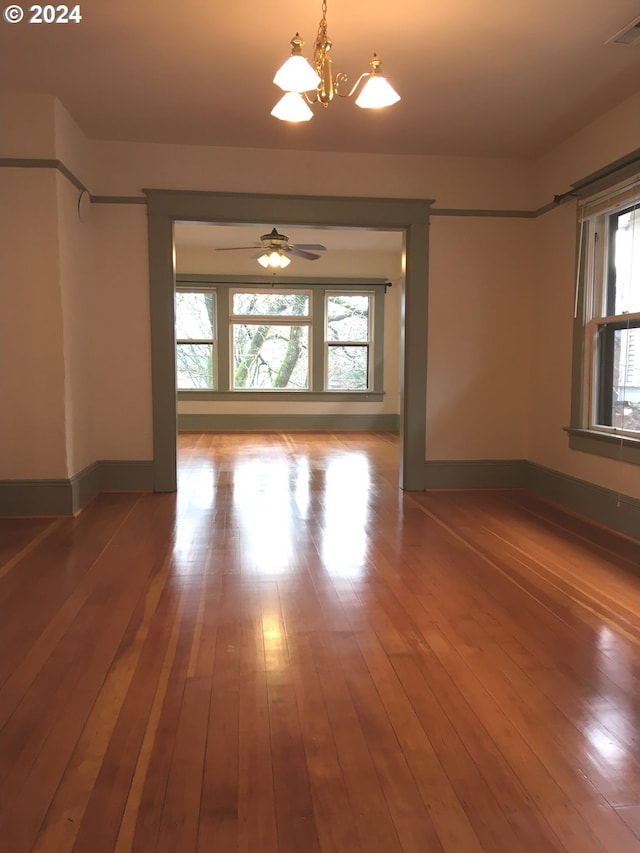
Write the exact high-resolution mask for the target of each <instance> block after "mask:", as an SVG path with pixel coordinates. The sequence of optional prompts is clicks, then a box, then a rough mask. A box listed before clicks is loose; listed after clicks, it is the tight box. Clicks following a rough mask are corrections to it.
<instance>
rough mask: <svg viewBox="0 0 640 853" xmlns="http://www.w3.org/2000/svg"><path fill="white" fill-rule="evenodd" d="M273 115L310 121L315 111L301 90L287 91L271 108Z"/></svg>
mask: <svg viewBox="0 0 640 853" xmlns="http://www.w3.org/2000/svg"><path fill="white" fill-rule="evenodd" d="M271 115H272V116H275V117H276V118H279V119H281V120H282V121H291V122H298V121H309V119H311V118H313V113H312V112H311V110H310V109H309V106H308V104H307V102H306V101H305V99H304V98H303V97H302V95H301V94H300V93H299V92H285V94H284V95H283V96H282V97H281V98H280V100H279V101H278V103H277V104H276V105H275V107H274V108H273V109H272V110H271Z"/></svg>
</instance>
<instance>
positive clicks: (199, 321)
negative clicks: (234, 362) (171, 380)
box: [175, 290, 216, 389]
mask: <svg viewBox="0 0 640 853" xmlns="http://www.w3.org/2000/svg"><path fill="white" fill-rule="evenodd" d="M175 314H176V377H177V387H178V388H179V389H193V388H208V389H211V388H215V375H216V352H215V350H216V345H215V327H216V323H215V294H214V292H213V291H211V290H208V291H204V290H194V291H189V292H188V291H185V290H178V291H177V292H176V312H175Z"/></svg>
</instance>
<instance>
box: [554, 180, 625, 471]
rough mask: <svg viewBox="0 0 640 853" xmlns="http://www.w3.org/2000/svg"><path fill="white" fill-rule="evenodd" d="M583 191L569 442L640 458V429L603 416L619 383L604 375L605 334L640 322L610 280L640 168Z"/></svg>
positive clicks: (591, 450)
mask: <svg viewBox="0 0 640 853" xmlns="http://www.w3.org/2000/svg"><path fill="white" fill-rule="evenodd" d="M604 190H606V192H603V191H604ZM580 197H581V204H580V206H579V210H578V212H579V216H578V252H577V273H576V287H577V292H576V300H575V316H574V336H573V376H572V400H571V423H570V426H569V427H566V431H567V432H568V434H569V447H570V448H571V449H573V450H579V451H582V452H586V453H591V454H595V455H598V456H605V457H608V458H611V459H616V460H618V461H622V462H629V463H632V464H640V434H638V433H637V432H634V431H629V430H624V429H620V428H618V427H616V426H614V425H610V424H606V423H603V422H602V421H604V420H606V419H607V417H604V416H603V413H604V406H605V403H606V402H607V400H608V401H609V402H610V403H611V402H612V394H613V385H612V386H611V389H609V383H605V381H604V375H605V370H604V369H603V368H605V367H606V361H605V360H606V355H607V351H608V350H605V351H603V350H602V340H603V337H604V336H605V335H607V334H609V335H615V331H617V330H620V329H627V328H631V329H633V328H639V327H640V312H633V313H628V314H619V315H617V314H614V313H612V312H613V311H615V301H614V293H612V292H611V283H610V277H611V276H612V274H614V272H615V267H614V266H613V257H614V254H613V251H612V250H611V249H610V247H611V246H612V244H613V239H612V235H613V234H615V233H616V232H617V229H616V228H615V226H614V220H617V219H618V218H619V216H620V215H622V214H623V213H624V212H625V211H628V210H633V209H634V208H638V207H639V206H640V173H637V174H631V175H629V177H628V178H627V179H626V180H625V181H624V182H619V181H618V182H614V181H613V180H611V181H610V182H609V183H608V185H606V186H600V187H599V192H598V193H593V194H592V195H591V196H586V195H585V194H584V193H582V194H580ZM612 346H613V344H611V345H610V347H609V349H611V350H612ZM609 355H610V356H611V353H609ZM611 364H612V363H611ZM609 366H611V365H609ZM607 369H608V368H607ZM611 370H612V367H611Z"/></svg>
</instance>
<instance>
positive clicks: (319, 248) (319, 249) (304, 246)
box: [295, 243, 327, 252]
mask: <svg viewBox="0 0 640 853" xmlns="http://www.w3.org/2000/svg"><path fill="white" fill-rule="evenodd" d="M295 247H296V249H311V251H312V252H324V251H326V248H327V247H326V246H323V245H322V243H296V244H295Z"/></svg>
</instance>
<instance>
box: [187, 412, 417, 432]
mask: <svg viewBox="0 0 640 853" xmlns="http://www.w3.org/2000/svg"><path fill="white" fill-rule="evenodd" d="M178 429H179V430H184V431H189V430H195V431H199V430H205V431H207V430H280V431H286V430H297V429H300V430H323V431H324V430H336V431H339V430H394V431H398V430H399V429H400V415H373V414H372V415H293V414H292V415H282V414H280V415H261V414H225V415H221V414H215V413H211V414H186V413H182V414H179V415H178Z"/></svg>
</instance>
